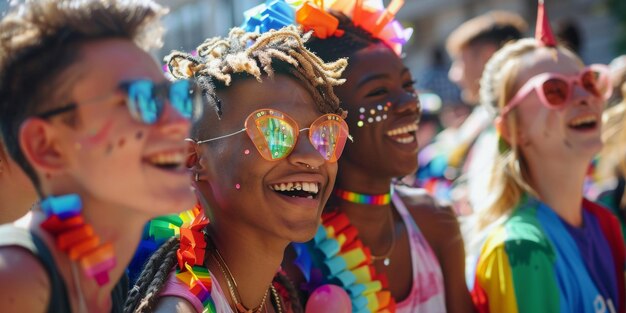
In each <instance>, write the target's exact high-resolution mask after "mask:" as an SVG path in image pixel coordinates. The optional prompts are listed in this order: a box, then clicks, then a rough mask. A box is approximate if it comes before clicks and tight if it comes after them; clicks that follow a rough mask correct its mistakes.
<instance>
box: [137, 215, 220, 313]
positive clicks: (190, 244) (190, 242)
mask: <svg viewBox="0 0 626 313" xmlns="http://www.w3.org/2000/svg"><path fill="white" fill-rule="evenodd" d="M208 223H209V219H208V218H207V217H206V216H205V215H204V210H203V209H202V207H201V206H200V204H196V206H195V207H194V208H193V209H191V210H188V211H185V212H183V213H180V214H177V215H176V214H174V215H167V216H162V217H158V218H156V219H153V220H152V221H150V224H149V226H148V235H149V237H150V239H151V240H154V241H155V242H157V243H159V242H163V241H165V240H167V239H169V238H171V237H173V236H175V237H177V238H179V240H180V247H179V248H178V251H176V257H177V259H178V267H177V268H176V278H177V279H179V280H180V281H182V282H183V283H185V284H186V285H187V286H189V291H190V292H191V293H192V294H194V295H195V296H196V297H197V298H198V300H200V302H202V305H203V306H204V310H203V311H202V312H203V313H216V312H217V310H216V309H215V302H214V301H213V299H212V298H211V288H212V285H213V281H212V278H211V274H210V273H209V270H208V269H207V268H206V267H205V266H204V256H205V252H206V247H207V241H206V238H205V232H204V229H205V228H206V226H207V224H208Z"/></svg>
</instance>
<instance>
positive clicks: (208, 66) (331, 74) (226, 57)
mask: <svg viewBox="0 0 626 313" xmlns="http://www.w3.org/2000/svg"><path fill="white" fill-rule="evenodd" d="M309 37H310V33H308V34H305V35H302V33H301V32H300V31H299V30H298V29H297V28H295V27H294V26H288V27H285V28H283V29H281V30H275V31H270V32H267V33H264V34H258V33H247V32H245V31H244V30H243V29H241V28H233V29H232V30H231V31H230V33H229V34H228V37H225V38H221V37H215V38H211V39H207V40H206V41H205V42H203V43H202V44H201V45H200V46H198V48H197V53H198V55H197V56H195V55H193V54H190V53H185V52H179V51H174V52H172V53H171V54H170V55H168V56H167V57H166V58H165V61H166V63H167V68H168V71H169V73H170V74H171V75H172V76H173V77H174V78H176V79H190V78H191V79H194V80H195V81H196V82H197V83H198V85H199V86H200V87H201V88H202V89H203V92H204V96H205V99H206V100H207V102H208V105H211V106H213V107H214V108H215V111H216V113H217V115H218V117H221V115H222V108H221V105H222V104H221V101H220V99H219V98H218V96H217V91H219V90H224V89H227V87H228V86H230V85H231V83H232V82H233V80H236V79H245V78H249V77H253V78H255V79H256V80H257V81H259V82H261V81H262V78H263V75H264V74H263V73H265V75H267V76H268V77H272V76H274V75H275V74H276V73H280V74H286V75H290V76H291V77H293V78H295V79H296V80H299V81H300V82H302V84H303V86H304V87H305V88H306V89H307V90H308V91H309V93H310V94H311V95H312V97H313V99H314V101H315V103H317V105H318V109H319V111H320V112H322V113H335V114H339V115H343V116H345V112H344V111H343V110H342V109H341V108H340V107H339V99H338V98H337V96H336V95H335V93H334V91H333V86H336V85H340V84H342V83H343V82H344V79H341V78H340V77H341V74H342V73H343V71H344V69H345V68H346V66H347V64H348V63H347V61H346V59H339V60H336V61H334V62H324V61H322V60H321V59H320V58H319V57H317V56H316V55H315V54H313V53H311V52H310V51H309V50H308V49H307V48H305V47H304V43H305V42H306V41H307V40H308V39H309ZM207 111H209V110H204V112H205V113H203V114H207V113H206V112H207ZM203 120H204V116H203V117H202V118H200V119H199V120H198V121H199V122H196V123H194V126H193V128H192V137H196V139H197V137H199V136H200V134H201V133H202V131H203V129H202V127H207V126H204V124H206V123H202V121H203ZM179 246H180V244H179V241H178V240H176V239H175V238H172V239H170V240H168V241H167V242H166V243H165V244H164V245H163V246H161V248H159V250H157V251H156V252H155V253H154V254H153V255H152V257H151V258H150V260H149V261H148V262H147V263H146V266H145V267H144V269H143V271H142V273H141V275H140V276H139V278H138V280H137V282H136V283H135V286H134V287H133V288H132V289H131V291H130V293H129V295H128V299H127V300H126V304H125V307H124V312H127V313H130V312H152V311H153V310H154V308H155V306H156V304H157V302H158V301H157V300H158V294H159V292H160V291H161V289H162V287H163V285H164V284H165V282H166V280H167V277H168V275H169V273H170V271H171V270H172V268H173V267H174V265H175V264H176V251H177V250H178V248H179ZM274 281H275V282H276V283H279V284H280V285H282V286H283V287H285V288H286V289H287V292H288V293H289V296H290V298H291V299H290V300H291V301H289V302H290V303H291V310H290V311H292V312H303V309H302V307H301V305H300V301H299V299H298V295H297V291H296V289H295V288H294V287H293V285H292V284H291V283H290V282H289V280H288V279H287V278H286V277H285V276H284V274H281V273H278V274H277V275H276V276H275V278H274ZM272 300H273V299H272ZM273 304H274V305H275V306H276V305H277V304H276V303H273Z"/></svg>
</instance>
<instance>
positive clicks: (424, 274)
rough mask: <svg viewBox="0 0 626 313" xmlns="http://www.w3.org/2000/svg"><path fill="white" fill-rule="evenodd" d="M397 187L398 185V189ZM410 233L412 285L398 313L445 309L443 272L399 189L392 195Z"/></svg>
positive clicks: (440, 312) (433, 312)
mask: <svg viewBox="0 0 626 313" xmlns="http://www.w3.org/2000/svg"><path fill="white" fill-rule="evenodd" d="M398 189H400V188H398ZM391 200H392V201H393V204H394V206H395V208H396V210H398V213H399V214H400V216H402V220H403V221H404V225H405V226H406V230H407V233H408V235H409V245H410V247H411V263H412V268H413V271H412V272H413V287H412V288H411V292H410V293H409V295H408V296H407V297H406V299H404V300H402V301H400V302H398V303H397V306H396V312H397V313H422V312H428V313H443V312H446V301H445V288H444V284H443V274H442V273H441V266H440V265H439V260H437V256H435V253H434V252H433V250H432V249H431V248H430V245H429V244H428V242H427V241H426V238H424V235H422V232H421V231H420V229H419V227H418V226H417V224H416V223H415V221H414V220H413V217H412V216H411V214H410V213H409V211H408V209H407V208H406V206H405V205H404V202H402V199H401V198H400V196H399V195H398V192H396V193H394V194H393V195H392V196H391Z"/></svg>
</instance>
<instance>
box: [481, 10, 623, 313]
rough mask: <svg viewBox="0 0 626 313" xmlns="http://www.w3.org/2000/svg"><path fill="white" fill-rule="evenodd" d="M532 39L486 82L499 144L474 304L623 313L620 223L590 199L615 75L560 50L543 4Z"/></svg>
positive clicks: (489, 68)
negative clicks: (589, 181) (588, 178)
mask: <svg viewBox="0 0 626 313" xmlns="http://www.w3.org/2000/svg"><path fill="white" fill-rule="evenodd" d="M535 37H536V38H526V39H521V40H518V41H515V42H512V43H511V44H509V45H507V46H504V47H503V48H502V49H500V50H499V51H498V52H496V53H495V54H494V56H493V58H492V59H490V60H489V62H488V63H487V65H486V67H485V71H484V73H483V75H482V82H481V90H480V95H481V101H482V102H483V105H490V106H492V107H493V108H494V109H496V110H497V111H498V118H497V120H496V129H498V133H499V136H500V144H499V149H498V150H499V155H498V156H499V158H498V161H499V163H498V164H496V166H495V167H494V172H493V176H492V188H493V189H492V192H493V193H494V195H495V199H496V200H495V201H494V202H493V203H491V206H490V207H489V208H488V209H486V210H485V211H483V212H481V221H482V223H483V224H482V225H490V227H488V228H486V229H485V230H484V231H486V232H487V237H486V240H485V241H484V244H483V246H482V250H481V253H480V256H479V260H478V265H477V267H476V275H475V281H474V288H473V291H472V293H473V296H474V301H475V303H476V305H477V306H478V308H479V310H480V312H589V313H591V312H624V311H625V310H626V308H625V307H624V297H625V295H626V291H625V283H624V269H625V265H626V261H625V252H624V249H625V248H624V240H623V238H622V235H621V231H620V226H619V222H618V221H617V219H616V218H615V217H614V216H613V215H612V214H611V213H610V212H609V211H607V210H606V209H605V208H603V207H600V206H599V205H597V204H595V203H593V202H591V201H588V200H586V199H585V198H583V182H584V179H585V175H586V173H587V170H588V167H589V163H590V162H591V160H592V158H593V157H594V155H595V154H596V153H598V152H599V151H600V149H601V148H602V140H601V131H600V128H601V120H600V116H601V114H602V110H603V107H604V101H605V100H606V99H607V98H608V97H609V96H610V94H611V88H610V82H609V79H608V70H607V68H606V66H604V65H591V66H587V67H585V66H584V65H583V63H582V61H581V60H580V58H579V57H578V56H576V54H574V53H573V52H572V51H571V50H569V49H568V48H566V47H564V46H562V45H559V44H557V43H556V40H555V39H554V36H553V35H552V32H551V30H550V25H549V22H548V19H547V15H546V14H545V12H544V7H543V1H541V0H540V1H539V9H538V17H537V27H536V35H535Z"/></svg>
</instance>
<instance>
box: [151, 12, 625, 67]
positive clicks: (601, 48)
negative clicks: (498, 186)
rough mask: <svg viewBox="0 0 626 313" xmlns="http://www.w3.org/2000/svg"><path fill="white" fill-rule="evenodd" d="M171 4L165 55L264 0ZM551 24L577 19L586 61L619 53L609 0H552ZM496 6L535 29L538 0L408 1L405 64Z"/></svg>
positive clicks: (419, 62) (427, 58) (420, 61)
mask: <svg viewBox="0 0 626 313" xmlns="http://www.w3.org/2000/svg"><path fill="white" fill-rule="evenodd" d="M158 1H159V2H161V3H162V4H164V5H167V6H169V7H170V14H169V15H168V16H167V17H166V19H165V25H166V27H167V29H168V32H167V34H166V38H165V45H164V47H163V49H162V51H161V52H160V56H163V55H165V54H167V53H168V52H169V51H171V50H172V49H183V50H192V49H194V48H195V47H196V46H197V44H198V43H200V42H201V41H202V40H204V39H205V38H207V37H211V36H216V35H223V34H225V33H226V32H227V31H228V29H229V28H230V27H232V26H234V25H240V24H241V23H242V20H243V11H245V10H246V9H249V8H251V7H253V6H255V5H257V4H259V3H261V2H262V1H263V0H158ZM384 2H385V3H388V2H389V1H388V0H384ZM546 7H547V9H548V13H549V16H550V18H551V20H552V24H553V25H555V26H556V24H557V23H561V22H563V21H569V22H572V23H573V24H574V25H576V26H577V27H578V29H579V30H580V32H581V39H582V43H581V49H580V54H581V56H582V58H583V59H584V60H585V62H586V63H595V62H600V63H608V62H610V60H611V59H612V58H613V57H614V56H615V49H614V43H615V40H616V37H615V36H616V32H615V31H611V30H614V29H616V25H617V23H616V21H615V20H614V19H613V18H612V17H611V15H610V11H609V6H608V1H607V0H548V1H546ZM492 9H501V10H511V11H514V12H517V13H518V14H520V15H521V16H523V17H524V18H526V20H527V21H529V25H530V26H531V27H530V30H529V34H528V35H529V36H531V35H532V34H533V32H534V23H535V15H536V2H535V1H533V0H406V2H405V5H404V7H403V8H402V10H401V11H400V13H399V16H398V17H399V19H400V20H401V21H402V22H403V23H404V24H405V25H408V26H411V27H413V28H414V29H415V32H414V34H413V38H412V40H411V42H410V43H409V44H408V46H407V47H406V62H407V64H408V65H409V66H410V67H411V69H412V70H413V72H414V73H415V74H417V75H418V76H419V72H420V69H423V68H426V67H428V65H430V64H431V61H432V58H431V55H432V52H433V50H434V49H437V48H441V47H442V46H443V45H444V44H445V39H446V37H447V35H448V34H449V33H450V32H451V31H452V30H453V29H454V28H456V27H457V26H458V25H459V24H461V23H462V22H463V21H465V20H467V19H470V18H472V17H474V16H477V15H479V14H482V13H485V12H487V11H489V10H492Z"/></svg>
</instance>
